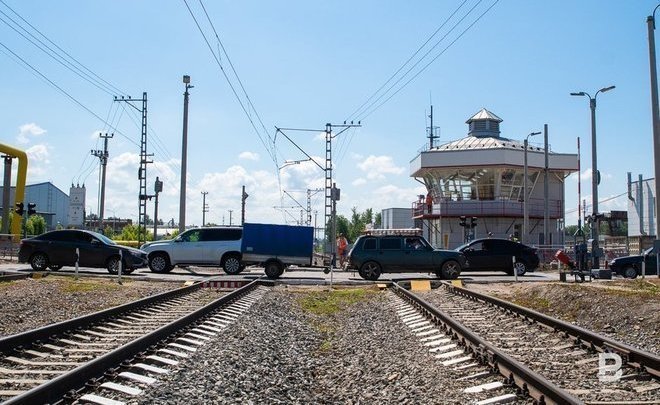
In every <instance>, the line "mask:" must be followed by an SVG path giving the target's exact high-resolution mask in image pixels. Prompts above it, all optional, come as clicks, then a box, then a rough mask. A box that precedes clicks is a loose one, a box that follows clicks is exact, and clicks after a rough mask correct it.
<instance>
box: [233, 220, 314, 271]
mask: <svg viewBox="0 0 660 405" xmlns="http://www.w3.org/2000/svg"><path fill="white" fill-rule="evenodd" d="M313 252H314V228H313V227H311V226H293V225H273V224H249V223H246V224H244V225H243V240H242V241H241V256H242V258H241V261H242V264H243V265H245V266H250V265H259V266H263V267H264V270H265V272H266V276H268V278H271V279H275V278H278V277H279V276H281V275H282V273H284V269H286V268H287V267H288V266H290V265H294V264H295V265H298V266H311V265H312V255H313Z"/></svg>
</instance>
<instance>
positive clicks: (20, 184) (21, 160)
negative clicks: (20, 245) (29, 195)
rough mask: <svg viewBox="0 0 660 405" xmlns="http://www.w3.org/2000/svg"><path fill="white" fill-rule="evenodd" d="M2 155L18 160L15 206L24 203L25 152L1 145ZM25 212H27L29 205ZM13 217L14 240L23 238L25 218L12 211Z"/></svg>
mask: <svg viewBox="0 0 660 405" xmlns="http://www.w3.org/2000/svg"><path fill="white" fill-rule="evenodd" d="M0 153H4V154H6V155H9V156H13V157H15V158H18V174H17V175H16V194H14V204H16V203H18V202H23V203H25V201H23V200H24V199H25V180H26V178H27V165H28V159H27V154H26V153H25V151H22V150H18V149H16V148H12V147H11V146H9V145H5V144H3V143H0ZM24 205H25V210H27V204H24ZM11 213H12V215H13V217H12V220H11V233H12V235H13V238H14V240H19V239H20V238H21V224H22V223H23V216H22V215H18V214H17V213H16V212H15V211H14V210H12V211H11Z"/></svg>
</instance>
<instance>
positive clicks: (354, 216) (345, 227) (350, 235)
mask: <svg viewBox="0 0 660 405" xmlns="http://www.w3.org/2000/svg"><path fill="white" fill-rule="evenodd" d="M376 219H378V220H379V219H380V214H377V215H376ZM373 222H374V213H373V209H372V208H368V209H366V210H365V211H364V212H358V210H357V207H353V208H351V218H350V219H348V218H346V217H345V216H343V215H337V235H339V234H340V233H343V234H344V236H346V238H347V239H348V241H349V242H350V243H353V242H355V239H357V238H358V236H360V235H362V233H363V232H364V231H365V229H366V228H367V225H368V224H372V223H373ZM328 229H331V224H328Z"/></svg>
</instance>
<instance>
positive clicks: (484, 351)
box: [392, 283, 582, 404]
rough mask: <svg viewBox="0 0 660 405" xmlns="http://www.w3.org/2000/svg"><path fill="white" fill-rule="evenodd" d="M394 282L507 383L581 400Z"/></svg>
mask: <svg viewBox="0 0 660 405" xmlns="http://www.w3.org/2000/svg"><path fill="white" fill-rule="evenodd" d="M392 286H393V287H392V288H393V289H394V292H395V293H397V294H399V295H400V296H402V297H403V298H405V299H406V300H407V301H409V302H410V303H411V304H412V305H414V306H416V307H418V308H421V309H423V311H424V312H425V313H426V314H428V315H429V316H430V317H431V318H433V319H434V321H435V322H436V323H440V324H442V325H443V326H444V327H445V330H447V331H451V333H452V334H453V335H454V337H456V338H457V339H458V340H459V341H460V342H461V343H462V344H463V345H464V346H465V348H466V349H467V350H468V351H469V352H471V353H473V354H474V355H475V356H477V357H478V358H479V359H480V360H481V361H482V362H483V363H486V364H488V365H489V366H490V367H492V368H493V369H495V370H497V372H499V373H500V374H501V375H502V376H504V377H505V378H506V380H507V383H510V384H513V385H516V386H517V387H518V388H519V390H520V391H521V392H523V393H525V394H528V395H530V396H531V397H532V398H534V399H536V400H537V401H539V403H541V404H582V402H581V401H580V400H579V399H577V398H575V397H574V396H572V395H570V394H569V393H568V392H566V391H565V390H563V389H561V388H560V387H558V386H557V385H555V384H554V383H552V382H550V381H549V380H547V379H546V378H545V377H543V376H542V375H540V374H538V373H536V372H534V371H532V370H531V369H529V368H528V367H527V366H525V365H523V364H522V363H520V362H519V361H517V360H515V359H513V358H512V357H510V356H509V355H507V354H506V353H504V352H502V351H501V350H499V349H498V348H496V347H495V346H493V345H491V344H490V343H488V342H487V341H486V340H484V339H483V338H481V337H480V336H478V335H476V334H475V333H474V332H472V330H470V329H469V328H467V327H466V326H464V325H463V324H462V323H460V322H458V321H456V320H454V319H453V318H451V317H450V316H449V315H447V314H446V313H444V312H443V311H441V310H440V309H438V308H436V307H434V306H433V305H431V304H429V303H428V302H426V301H424V300H423V299H422V298H420V297H418V296H417V295H415V294H413V293H412V292H410V291H408V290H406V289H405V288H403V287H401V286H400V285H398V284H397V283H393V284H392Z"/></svg>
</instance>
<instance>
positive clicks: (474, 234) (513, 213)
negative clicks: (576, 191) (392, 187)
mask: <svg viewBox="0 0 660 405" xmlns="http://www.w3.org/2000/svg"><path fill="white" fill-rule="evenodd" d="M501 122H502V119H501V118H499V117H498V116H497V115H495V114H493V113H492V112H490V111H488V110H486V109H485V108H484V109H482V110H481V111H479V112H478V113H476V114H475V115H474V116H472V117H471V118H470V119H468V120H467V121H466V123H467V124H468V126H469V130H468V134H467V136H466V137H464V138H462V139H458V140H455V141H451V142H447V143H444V144H440V145H438V146H433V147H429V148H428V150H424V151H422V152H420V153H419V154H418V155H417V156H416V157H415V158H414V159H413V160H412V161H411V162H410V176H411V177H414V178H417V179H418V180H420V181H422V182H423V183H424V184H425V185H426V188H427V190H428V192H429V193H430V195H431V204H430V205H429V204H428V202H427V196H419V199H418V201H415V202H413V207H412V208H413V219H414V220H416V221H417V223H420V222H421V223H422V224H423V228H424V233H425V235H427V236H428V237H429V240H430V241H431V243H433V244H434V245H435V246H438V247H442V248H450V249H453V248H455V247H457V246H459V245H461V244H462V243H464V241H465V239H466V237H467V238H486V237H489V236H490V237H494V238H509V237H510V236H511V235H513V236H514V237H515V238H517V239H518V240H521V241H525V243H526V244H529V245H536V246H540V245H552V244H560V243H563V224H564V208H565V202H564V197H565V192H564V182H565V179H566V177H567V176H568V175H570V174H571V173H573V172H576V171H577V170H578V156H577V154H575V153H559V152H556V151H552V150H547V151H546V150H545V149H544V148H543V147H539V146H536V145H537V144H536V143H535V144H534V145H533V146H532V145H528V148H527V162H528V163H527V167H528V169H527V186H528V189H527V195H528V196H529V198H528V201H527V214H528V218H529V220H528V227H527V232H526V235H522V233H523V228H524V227H523V218H524V210H525V207H524V199H525V192H524V190H523V188H524V183H525V181H524V160H525V148H524V143H523V141H519V140H514V139H510V138H505V137H503V136H501V135H500V123H501ZM539 137H540V138H541V139H542V138H543V135H539ZM548 149H550V148H548ZM546 162H547V163H546ZM546 174H547V176H546ZM546 179H547V187H545V181H546ZM546 189H547V192H546ZM546 193H547V194H546ZM546 202H547V203H546ZM461 217H465V222H466V223H467V225H469V224H470V223H474V224H475V226H474V227H473V228H469V226H468V227H462V226H460V223H461V222H462V221H463V218H461ZM546 220H547V224H548V226H547V228H548V229H547V233H546V232H545V230H544V223H545V222H546ZM546 234H547V240H544V239H545V235H546Z"/></svg>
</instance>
